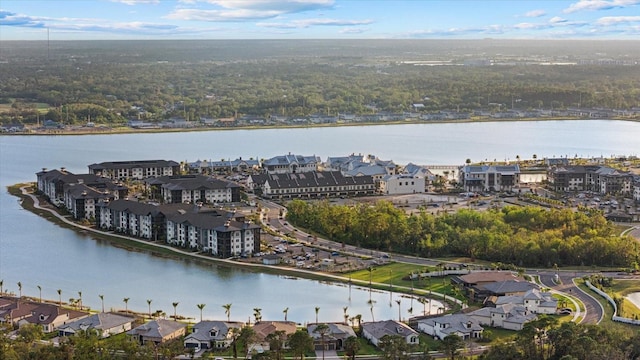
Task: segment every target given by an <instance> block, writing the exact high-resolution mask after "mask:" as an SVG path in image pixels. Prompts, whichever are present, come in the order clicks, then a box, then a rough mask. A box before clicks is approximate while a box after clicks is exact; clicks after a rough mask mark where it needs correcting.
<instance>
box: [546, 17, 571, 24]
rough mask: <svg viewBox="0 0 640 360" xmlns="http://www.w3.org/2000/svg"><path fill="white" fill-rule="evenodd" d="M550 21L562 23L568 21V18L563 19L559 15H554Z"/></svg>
mask: <svg viewBox="0 0 640 360" xmlns="http://www.w3.org/2000/svg"><path fill="white" fill-rule="evenodd" d="M549 22H550V23H552V24H560V23H566V22H567V19H563V18H561V17H559V16H554V17H552V18H551V19H549Z"/></svg>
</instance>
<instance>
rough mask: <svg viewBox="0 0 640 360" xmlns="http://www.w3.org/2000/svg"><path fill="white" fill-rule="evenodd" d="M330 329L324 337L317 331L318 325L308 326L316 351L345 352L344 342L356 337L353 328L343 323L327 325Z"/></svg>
mask: <svg viewBox="0 0 640 360" xmlns="http://www.w3.org/2000/svg"><path fill="white" fill-rule="evenodd" d="M325 325H327V326H328V327H329V329H328V331H327V332H326V333H325V335H324V337H323V336H322V334H320V333H319V332H317V331H315V330H316V328H317V327H318V324H309V325H307V332H308V333H309V335H310V336H311V337H312V338H313V346H314V348H315V349H316V350H322V349H323V346H324V349H325V350H337V351H340V350H344V341H345V340H346V339H348V338H349V337H351V336H354V337H355V336H356V333H355V332H354V331H353V329H352V328H351V326H349V325H347V324H343V323H327V324H325Z"/></svg>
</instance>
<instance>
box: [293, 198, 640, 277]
mask: <svg viewBox="0 0 640 360" xmlns="http://www.w3.org/2000/svg"><path fill="white" fill-rule="evenodd" d="M287 209H288V213H287V219H288V220H289V221H290V222H291V223H292V224H295V225H296V226H300V227H303V228H306V229H309V230H312V231H314V232H317V233H319V234H322V236H326V237H327V238H329V239H331V240H334V241H337V242H342V243H345V244H351V245H357V246H362V247H365V248H370V249H378V250H384V251H394V252H398V253H404V254H411V255H416V256H422V257H442V256H454V257H457V256H464V257H469V258H471V259H482V260H487V261H492V262H502V263H504V264H514V265H516V266H542V267H552V266H554V265H558V266H566V265H587V266H590V265H595V266H623V267H626V266H631V265H632V264H633V263H634V262H637V261H638V259H639V255H640V249H639V248H638V244H637V243H636V242H635V241H632V240H630V239H629V238H626V237H620V236H617V235H616V234H615V231H614V228H613V225H612V224H611V223H610V222H608V221H607V220H606V219H605V218H604V216H603V215H602V214H601V213H600V212H598V211H592V212H589V213H584V212H574V211H572V210H570V209H563V210H555V209H552V210H549V209H544V208H541V207H533V206H529V207H505V208H502V209H495V210H489V211H474V210H460V211H458V212H456V213H442V214H436V215H433V214H430V213H428V212H425V211H423V212H420V213H419V214H411V215H407V214H406V213H405V212H404V211H403V210H401V209H398V208H396V207H394V205H393V204H392V203H390V202H388V201H379V202H377V203H375V204H374V205H369V204H360V205H356V206H348V205H333V204H330V203H329V202H326V201H324V202H317V203H309V202H304V201H301V200H293V201H291V202H290V203H288V204H287Z"/></svg>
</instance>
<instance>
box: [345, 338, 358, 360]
mask: <svg viewBox="0 0 640 360" xmlns="http://www.w3.org/2000/svg"><path fill="white" fill-rule="evenodd" d="M358 350H360V342H359V341H358V338H357V337H355V336H349V337H348V338H347V339H346V340H345V341H344V351H345V354H346V355H347V356H348V357H349V359H351V360H355V359H356V354H357V353H358Z"/></svg>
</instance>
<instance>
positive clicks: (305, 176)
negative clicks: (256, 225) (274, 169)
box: [246, 171, 375, 199]
mask: <svg viewBox="0 0 640 360" xmlns="http://www.w3.org/2000/svg"><path fill="white" fill-rule="evenodd" d="M246 185H247V188H248V189H251V190H253V191H256V192H257V193H261V195H262V196H263V197H265V198H269V199H292V198H320V197H338V196H364V195H373V194H374V193H375V184H374V182H373V178H372V177H371V176H344V175H342V173H341V172H339V171H317V172H307V173H297V174H277V175H275V174H274V175H271V174H258V175H251V176H249V177H248V178H247V183H246Z"/></svg>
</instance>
